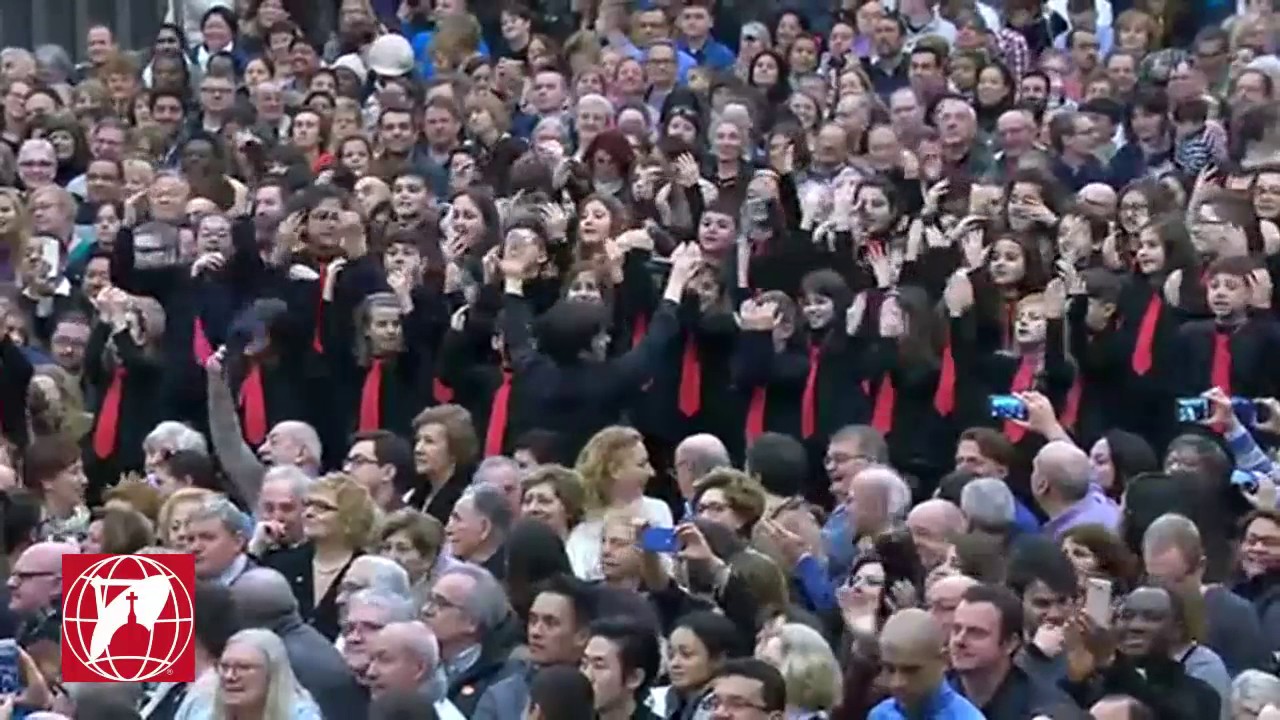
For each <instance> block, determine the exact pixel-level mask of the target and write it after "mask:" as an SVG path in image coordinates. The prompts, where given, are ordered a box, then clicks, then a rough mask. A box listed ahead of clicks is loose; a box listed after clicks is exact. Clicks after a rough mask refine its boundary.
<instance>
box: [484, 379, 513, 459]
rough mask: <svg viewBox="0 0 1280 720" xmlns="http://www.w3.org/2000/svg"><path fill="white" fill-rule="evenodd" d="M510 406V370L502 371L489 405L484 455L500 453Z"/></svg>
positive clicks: (489, 455)
mask: <svg viewBox="0 0 1280 720" xmlns="http://www.w3.org/2000/svg"><path fill="white" fill-rule="evenodd" d="M510 407H511V371H510V370H506V369H504V370H503V371H502V384H501V385H499V386H498V390H497V391H496V392H494V394H493V403H492V404H491V405H490V406H489V427H488V428H487V429H486V430H485V433H484V455H485V457H491V456H493V455H501V454H502V442H503V440H504V439H505V438H506V435H507V413H508V411H509V410H510Z"/></svg>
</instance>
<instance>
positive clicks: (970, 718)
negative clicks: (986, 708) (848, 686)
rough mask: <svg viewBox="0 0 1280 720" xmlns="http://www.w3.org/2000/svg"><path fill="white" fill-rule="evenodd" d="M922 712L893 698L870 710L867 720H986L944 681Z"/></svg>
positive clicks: (979, 711) (980, 712)
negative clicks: (914, 710)
mask: <svg viewBox="0 0 1280 720" xmlns="http://www.w3.org/2000/svg"><path fill="white" fill-rule="evenodd" d="M923 710H924V711H923V712H912V711H909V710H908V709H907V708H905V707H903V706H902V704H901V703H899V702H898V701H897V700H895V699H894V698H889V699H887V700H883V701H881V703H880V704H879V705H876V706H875V707H873V708H871V712H870V713H868V714H867V718H868V720H899V719H901V720H907V719H908V718H910V719H911V720H986V718H984V717H983V716H982V711H981V710H979V709H978V708H976V707H974V706H973V703H971V702H969V701H968V700H966V699H965V698H964V696H963V695H961V694H960V693H958V692H956V691H955V690H953V689H951V686H950V685H948V684H947V682H946V681H945V680H944V681H942V684H940V685H939V686H938V689H937V691H936V692H935V693H934V694H933V697H931V698H929V699H928V700H927V701H926V702H925V706H924V709H923Z"/></svg>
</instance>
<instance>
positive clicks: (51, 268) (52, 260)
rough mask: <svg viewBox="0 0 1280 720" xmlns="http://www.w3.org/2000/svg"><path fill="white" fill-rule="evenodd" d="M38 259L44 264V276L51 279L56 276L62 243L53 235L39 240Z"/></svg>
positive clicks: (59, 267) (58, 269)
mask: <svg viewBox="0 0 1280 720" xmlns="http://www.w3.org/2000/svg"><path fill="white" fill-rule="evenodd" d="M40 259H41V260H42V261H44V264H45V278H46V279H48V280H52V279H54V278H56V277H58V273H59V271H60V270H61V265H62V243H61V242H59V241H58V238H55V237H46V238H44V239H43V240H42V241H41V245H40Z"/></svg>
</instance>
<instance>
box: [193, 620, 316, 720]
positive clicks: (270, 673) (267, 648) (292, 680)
mask: <svg viewBox="0 0 1280 720" xmlns="http://www.w3.org/2000/svg"><path fill="white" fill-rule="evenodd" d="M177 717H180V718H183V719H184V720H224V718H238V719H239V720H320V718H321V715H320V709H319V707H317V706H316V703H315V700H313V699H312V697H311V693H309V692H307V690H306V688H304V687H303V686H302V684H301V683H300V682H298V678H297V676H295V675H294V674H293V669H292V667H291V666H290V663H289V656H288V653H287V652H286V651H285V647H284V641H282V640H281V639H280V638H279V637H277V636H276V635H275V634H274V633H272V632H270V631H267V630H259V629H257V628H254V629H250V630H241V631H240V632H238V633H236V634H235V635H232V636H231V639H230V640H228V641H227V645H226V648H224V649H223V651H222V656H221V657H219V658H218V663H217V665H215V666H214V667H213V668H211V669H209V670H208V671H206V674H205V675H203V676H201V677H200V678H197V681H196V684H195V685H194V686H193V687H192V689H191V692H190V694H189V695H188V696H187V699H186V700H184V701H183V703H182V706H181V707H180V708H178V713H177Z"/></svg>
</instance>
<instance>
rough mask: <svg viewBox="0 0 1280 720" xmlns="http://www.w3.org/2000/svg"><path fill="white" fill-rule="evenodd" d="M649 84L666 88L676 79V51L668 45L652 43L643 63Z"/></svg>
mask: <svg viewBox="0 0 1280 720" xmlns="http://www.w3.org/2000/svg"><path fill="white" fill-rule="evenodd" d="M644 71H645V77H646V78H648V80H649V84H651V85H656V86H657V87H661V88H666V87H670V86H671V85H672V84H674V83H675V80H676V53H675V50H674V49H673V48H672V47H671V46H670V45H654V46H653V47H651V48H649V55H648V57H647V58H646V59H645V64H644Z"/></svg>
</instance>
